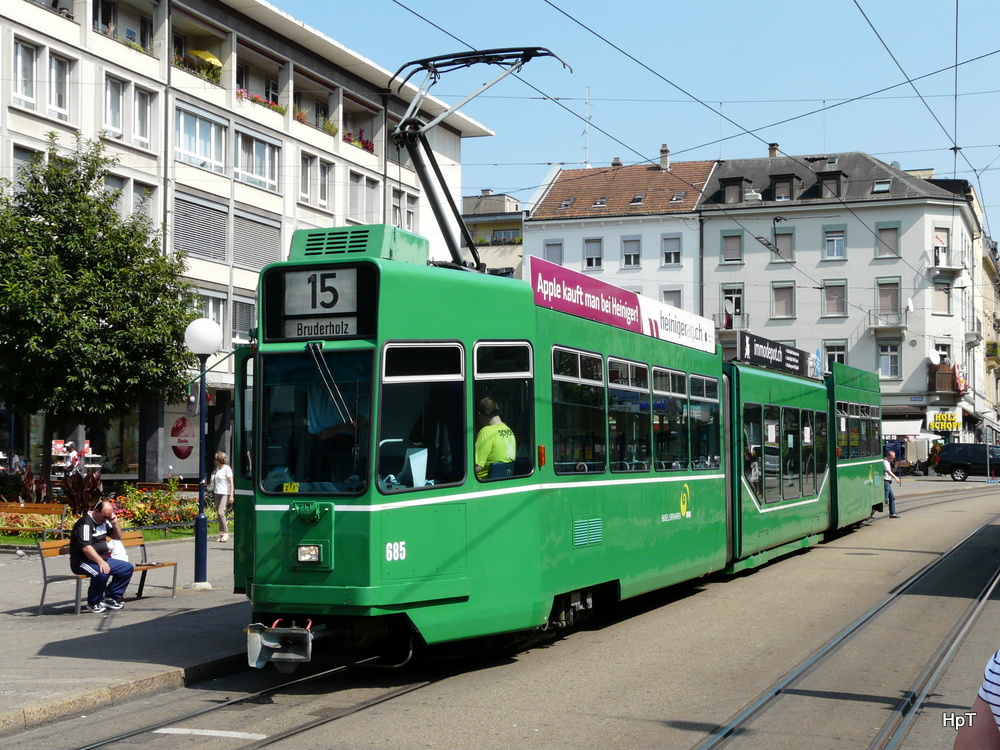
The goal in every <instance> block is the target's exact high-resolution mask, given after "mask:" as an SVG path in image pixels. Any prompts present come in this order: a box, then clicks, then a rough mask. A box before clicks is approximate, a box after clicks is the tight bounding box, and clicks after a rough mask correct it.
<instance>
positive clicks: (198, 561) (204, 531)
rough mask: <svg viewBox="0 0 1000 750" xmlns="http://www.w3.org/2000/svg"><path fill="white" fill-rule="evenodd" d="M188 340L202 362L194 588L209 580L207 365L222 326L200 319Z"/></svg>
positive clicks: (192, 325) (219, 340)
mask: <svg viewBox="0 0 1000 750" xmlns="http://www.w3.org/2000/svg"><path fill="white" fill-rule="evenodd" d="M184 343H185V344H186V345H187V348H188V349H189V350H191V352H193V353H194V354H195V356H197V357H198V361H199V362H200V363H201V385H200V387H199V388H198V515H197V516H196V517H195V519H194V588H212V585H211V584H210V583H208V582H207V581H208V517H207V516H206V515H205V395H206V393H207V390H206V388H205V364H206V363H207V362H208V358H209V357H210V356H211V355H213V354H215V352H217V351H219V349H220V348H221V347H222V328H220V327H219V324H218V323H216V322H215V321H214V320H210V319H209V318H198V319H197V320H192V321H191V323H189V324H188V327H187V330H185V331H184Z"/></svg>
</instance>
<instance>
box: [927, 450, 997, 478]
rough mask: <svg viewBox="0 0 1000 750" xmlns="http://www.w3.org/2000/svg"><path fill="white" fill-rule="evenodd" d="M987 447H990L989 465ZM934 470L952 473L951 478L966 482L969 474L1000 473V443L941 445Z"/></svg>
mask: <svg viewBox="0 0 1000 750" xmlns="http://www.w3.org/2000/svg"><path fill="white" fill-rule="evenodd" d="M987 448H989V458H988V465H987V453H986V449H987ZM934 471H936V472H937V473H938V474H951V478H952V479H954V480H955V481H956V482H964V481H965V480H966V479H967V478H968V477H969V476H979V477H986V476H991V475H994V474H1000V445H986V444H985V443H948V444H947V445H944V446H942V447H941V453H940V455H939V456H938V462H937V465H936V466H935V467H934Z"/></svg>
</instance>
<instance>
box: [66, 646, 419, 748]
mask: <svg viewBox="0 0 1000 750" xmlns="http://www.w3.org/2000/svg"><path fill="white" fill-rule="evenodd" d="M376 661H377V657H372V658H369V659H365V660H362V661H359V662H357V663H354V664H345V665H340V666H337V667H334V668H332V669H327V670H324V671H322V672H318V673H315V674H310V675H308V676H305V677H301V678H298V679H294V680H289V681H284V682H282V683H280V684H278V685H273V686H271V687H268V688H265V689H263V690H258V691H255V692H251V693H247V694H245V695H240V696H237V697H235V698H231V699H227V700H224V701H221V702H217V703H212V705H209V706H204V707H201V708H198V709H195V710H192V711H189V712H187V713H184V714H181V715H176V716H171V717H169V718H166V719H163V720H160V721H156V722H152V723H149V724H145V725H142V726H138V727H134V728H132V729H129V730H127V731H125V732H121V733H119V734H116V735H114V736H111V737H106V738H104V739H101V740H98V741H96V742H91V743H88V744H86V745H81V746H79V747H77V748H75V750H98V748H104V747H109V746H113V745H116V744H117V743H120V742H123V741H126V740H130V739H133V738H137V737H142V736H143V735H156V734H175V735H187V736H188V737H189V738H190V739H191V740H192V741H193V740H194V739H195V738H197V737H198V736H201V737H203V738H205V740H206V741H207V742H210V744H211V747H213V748H219V747H227V748H230V749H231V750H256V749H257V748H264V747H267V746H269V745H272V744H274V743H276V742H279V741H282V740H285V739H289V738H291V737H295V736H296V735H299V734H302V733H304V732H308V731H310V730H313V729H316V728H318V727H321V726H323V725H325V724H329V723H331V722H333V721H336V720H338V719H342V718H344V717H347V716H351V715H352V714H355V713H358V712H359V711H364V710H366V709H368V708H372V707H374V706H377V705H380V704H382V703H386V702H388V701H391V700H393V699H395V698H398V697H400V696H402V695H406V694H407V693H412V692H414V691H416V690H420V689H421V688H424V687H426V686H428V685H431V684H433V682H434V681H435V680H433V679H425V680H417V681H414V682H407V683H405V684H399V685H394V686H391V687H379V688H371V689H368V690H366V691H365V692H366V693H374V694H372V695H366V697H364V698H363V699H360V700H355V701H349V702H348V703H347V705H342V706H338V707H336V708H329V707H328V708H327V709H326V710H322V709H321V710H320V711H319V712H320V713H321V714H322V715H319V716H317V715H316V713H317V708H316V707H315V706H311V707H308V708H303V710H302V712H303V713H305V714H307V715H309V716H312V717H313V718H310V719H308V720H306V721H301V722H298V723H290V724H289V725H287V726H284V727H283V728H281V729H280V730H279V731H276V732H274V733H269V734H266V735H259V734H255V733H254V732H251V731H246V732H236V731H229V730H227V729H225V728H222V729H215V728H205V727H206V726H211V724H212V722H213V720H214V718H210V719H209V721H207V722H206V721H205V719H206V717H215V716H217V715H219V716H231V711H232V710H233V709H239V708H249V709H250V710H253V711H254V712H255V713H260V712H262V711H266V710H268V708H270V709H271V710H274V711H276V712H277V713H280V714H281V715H282V716H285V717H287V716H288V715H289V713H290V712H291V713H292V714H293V715H298V713H299V712H298V710H297V709H298V708H299V707H298V706H297V700H296V699H292V702H291V703H287V702H286V703H282V704H281V705H275V704H274V703H273V701H274V699H275V698H279V697H285V698H286V699H287V698H288V697H289V696H291V695H292V694H293V693H294V692H296V691H299V690H301V689H302V688H309V687H314V686H322V684H323V682H324V681H328V680H329V679H331V678H333V677H343V676H346V675H347V674H348V673H349V672H351V671H353V670H357V669H360V668H362V667H365V666H375V664H374V663H375V662H376ZM323 695H324V693H322V692H311V693H307V694H306V695H305V697H303V698H302V701H301V702H302V703H305V702H307V701H311V700H314V699H316V698H322V696H323ZM268 721H269V719H268V718H263V717H257V716H255V717H254V718H253V722H254V723H257V722H260V723H267V722H268ZM193 722H197V724H198V725H199V726H197V727H194V726H192V723H193ZM217 726H220V727H228V726H230V722H229V721H228V720H227V721H222V722H220V723H218V724H217ZM241 726H244V727H247V726H250V722H248V721H242V722H241ZM227 740H228V741H227ZM247 740H249V742H248V743H247ZM239 742H243V743H244V744H239Z"/></svg>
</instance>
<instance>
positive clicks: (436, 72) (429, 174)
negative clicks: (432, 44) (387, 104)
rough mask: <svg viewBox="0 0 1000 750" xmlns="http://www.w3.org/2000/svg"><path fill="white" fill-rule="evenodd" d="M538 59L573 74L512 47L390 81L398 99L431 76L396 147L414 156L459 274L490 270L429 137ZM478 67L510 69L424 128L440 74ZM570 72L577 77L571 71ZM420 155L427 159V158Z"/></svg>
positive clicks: (416, 65)
mask: <svg viewBox="0 0 1000 750" xmlns="http://www.w3.org/2000/svg"><path fill="white" fill-rule="evenodd" d="M534 57H555V58H556V59H557V60H559V62H561V63H562V64H563V66H565V67H566V68H569V65H567V64H566V63H565V62H563V61H562V60H560V59H559V58H558V57H556V55H554V54H553V53H552V52H550V51H549V50H547V49H545V48H544V47H507V48H503V49H492V50H476V51H473V52H461V53H458V54H454V55H440V56H438V57H427V58H424V59H422V60H414V61H413V62H408V63H406V64H405V65H403V66H402V67H400V68H399V70H397V71H396V72H395V74H394V75H393V76H392V78H391V79H389V89H390V90H391V89H392V83H393V81H395V80H397V79H399V86H398V88H397V90H396V93H397V94H398V93H400V92H401V91H402V89H403V86H405V85H406V83H407V82H408V81H409V80H410V78H412V77H413V76H414V75H416V74H417V73H418V72H419V71H421V70H425V71H427V75H426V76H425V77H424V80H423V82H422V83H421V84H420V86H419V87H417V91H416V93H415V94H414V96H413V99H412V101H411V102H410V105H409V107H407V109H406V114H405V115H404V116H403V119H402V120H400V122H399V124H398V125H397V126H396V127H395V129H393V131H392V140H393V143H395V144H396V146H397V147H398V146H404V147H405V148H406V151H407V153H408V154H409V155H410V158H411V159H412V160H413V167H414V169H415V170H416V172H417V177H418V178H419V180H420V182H421V184H422V185H423V186H424V189H425V191H426V197H427V200H428V202H429V203H430V206H431V211H433V213H434V218H435V219H437V222H438V225H439V226H440V228H441V233H442V235H443V236H444V240H445V244H447V245H448V252H449V253H450V254H451V257H452V260H453V261H454V264H455V266H456V267H458V268H462V269H465V270H469V269H473V268H474V269H475V270H477V271H479V272H485V270H486V266H485V264H483V262H482V261H481V260H480V257H479V250H478V248H477V247H476V244H475V242H474V241H473V239H472V235H471V233H470V232H469V230H468V227H466V226H465V222H464V221H463V220H462V213H461V211H460V210H459V207H458V205H457V204H456V203H455V199H454V197H453V196H452V195H451V192H450V191H449V190H448V185H447V182H446V181H445V178H444V174H443V172H442V171H441V168H440V167H439V166H438V163H437V159H436V158H435V156H434V151H433V149H431V146H430V143H429V142H428V140H427V137H426V134H427V131H429V130H430V129H431V128H433V127H435V126H436V125H438V124H439V123H441V122H442V121H444V120H445V119H446V118H448V117H450V116H451V115H452V114H454V113H455V112H457V111H458V110H459V109H460V108H462V107H463V106H465V105H466V104H468V103H469V102H470V101H472V100H473V99H475V98H476V97H477V96H479V95H480V94H481V93H483V92H484V91H486V90H487V89H489V88H492V87H493V86H495V85H496V84H497V83H499V82H500V81H502V80H503V79H504V78H506V77H507V76H509V75H511V74H513V73H516V72H518V71H519V70H520V69H521V68H522V67H524V64H525V63H526V62H528V60H531V59H532V58H534ZM479 63H486V64H488V65H500V66H502V67H505V70H504V71H503V72H502V73H500V74H499V75H498V76H496V77H495V78H493V80H491V81H488V82H487V83H484V84H483V85H481V86H480V87H479V88H478V89H476V90H475V91H474V92H473V93H471V94H469V95H468V96H466V97H465V98H464V99H462V101H460V102H458V103H457V104H454V105H452V106H450V107H448V108H447V109H446V110H445V111H444V112H441V113H440V114H438V115H437V116H436V117H434V118H433V119H432V120H430V121H429V122H426V123H424V122H421V121H420V118H419V114H420V110H421V107H422V106H423V103H424V102H425V101H426V99H427V97H428V96H429V94H430V90H431V88H432V87H433V86H434V84H436V83H437V82H438V80H440V78H441V73H442V72H446V71H450V70H455V69H458V68H467V67H470V66H472V65H476V64H479ZM411 67H412V68H413V70H411V71H410V72H409V73H408V74H407V75H406V77H405V78H402V79H400V75H401V74H402V73H403V71H405V70H407V69H408V68H411ZM569 69H570V71H571V72H572V68H569ZM421 149H422V150H423V152H425V153H423V152H422V151H421ZM441 194H443V195H444V198H445V201H446V202H447V204H448V206H447V207H448V208H449V209H450V210H451V214H450V216H449V214H448V212H447V211H446V209H445V205H444V204H445V201H442V199H441ZM449 218H452V219H455V220H457V222H458V226H459V227H460V229H461V233H462V238H463V239H464V240H465V244H466V246H467V247H468V249H469V254H470V255H471V256H472V262H471V263H469V262H467V261H465V260H464V258H463V256H462V247H461V243H460V242H459V239H458V237H456V236H455V232H454V231H453V229H452V226H451V224H450V222H449Z"/></svg>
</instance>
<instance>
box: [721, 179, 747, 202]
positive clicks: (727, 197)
mask: <svg viewBox="0 0 1000 750" xmlns="http://www.w3.org/2000/svg"><path fill="white" fill-rule="evenodd" d="M722 189H723V191H724V197H723V200H724V201H725V202H726V203H739V202H740V201H741V200H742V198H743V196H742V195H741V193H742V190H743V181H742V180H736V181H735V182H727V183H725V184H724V185H723V186H722Z"/></svg>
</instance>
